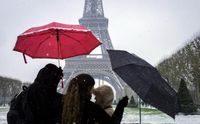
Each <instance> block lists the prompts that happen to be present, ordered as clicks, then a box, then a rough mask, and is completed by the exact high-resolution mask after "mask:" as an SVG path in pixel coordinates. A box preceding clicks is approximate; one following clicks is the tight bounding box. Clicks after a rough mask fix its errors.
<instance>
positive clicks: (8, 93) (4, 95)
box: [0, 76, 22, 105]
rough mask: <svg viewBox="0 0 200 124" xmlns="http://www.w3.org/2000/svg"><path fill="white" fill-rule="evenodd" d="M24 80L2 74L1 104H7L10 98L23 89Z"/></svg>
mask: <svg viewBox="0 0 200 124" xmlns="http://www.w3.org/2000/svg"><path fill="white" fill-rule="evenodd" d="M21 87H22V81H20V80H18V79H13V78H8V77H2V76H0V105H5V104H7V103H8V102H9V101H10V99H11V98H12V97H13V96H14V95H16V94H17V93H19V92H20V91H21Z"/></svg>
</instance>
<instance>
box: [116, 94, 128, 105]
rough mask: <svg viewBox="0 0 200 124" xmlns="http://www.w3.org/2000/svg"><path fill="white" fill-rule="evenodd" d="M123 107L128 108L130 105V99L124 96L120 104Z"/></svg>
mask: <svg viewBox="0 0 200 124" xmlns="http://www.w3.org/2000/svg"><path fill="white" fill-rule="evenodd" d="M118 104H119V105H120V106H122V107H126V106H127V105H128V97H127V96H124V97H123V98H122V99H121V100H120V101H119V103H118Z"/></svg>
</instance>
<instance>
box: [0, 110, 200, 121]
mask: <svg viewBox="0 0 200 124" xmlns="http://www.w3.org/2000/svg"><path fill="white" fill-rule="evenodd" d="M6 113H7V109H4V110H3V111H0V124H7V121H6ZM141 120H142V124H200V115H188V116H185V115H177V116H176V119H175V120H173V119H172V118H170V117H169V116H167V115H165V114H162V113H157V114H155V113H154V114H152V113H142V118H141ZM138 123H139V114H138V112H135V111H132V109H129V108H128V109H126V110H125V113H124V117H123V120H122V124H138Z"/></svg>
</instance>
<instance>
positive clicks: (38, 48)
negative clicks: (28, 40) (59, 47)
mask: <svg viewBox="0 0 200 124" xmlns="http://www.w3.org/2000/svg"><path fill="white" fill-rule="evenodd" d="M49 38H50V36H48V37H47V38H45V39H44V40H43V41H42V42H40V43H39V45H38V46H37V48H36V50H35V52H34V55H35V54H36V52H37V51H38V49H39V47H40V46H41V45H42V44H43V43H44V42H45V41H47V39H49Z"/></svg>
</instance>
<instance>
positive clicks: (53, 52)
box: [14, 22, 101, 63]
mask: <svg viewBox="0 0 200 124" xmlns="http://www.w3.org/2000/svg"><path fill="white" fill-rule="evenodd" d="M100 44H101V42H99V40H98V39H97V38H96V37H95V36H94V35H93V34H92V32H91V31H89V30H87V29H86V28H85V27H83V26H81V25H67V24H61V23H57V22H52V23H50V24H47V25H44V26H39V27H33V28H30V29H28V30H27V31H25V32H24V33H22V34H21V35H19V36H18V37H17V42H16V44H15V47H14V50H15V51H18V52H21V53H23V56H24V60H25V63H26V59H25V54H26V55H28V56H30V57H32V58H51V59H65V58H69V57H73V56H78V55H86V54H89V53H90V52H91V51H92V50H93V49H94V48H96V47H97V46H99V45H100Z"/></svg>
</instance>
